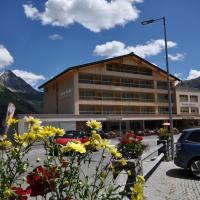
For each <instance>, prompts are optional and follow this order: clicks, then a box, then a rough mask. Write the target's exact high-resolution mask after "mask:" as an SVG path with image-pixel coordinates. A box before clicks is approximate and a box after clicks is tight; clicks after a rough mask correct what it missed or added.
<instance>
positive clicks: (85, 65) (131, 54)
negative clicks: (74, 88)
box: [38, 53, 181, 89]
mask: <svg viewBox="0 0 200 200" xmlns="http://www.w3.org/2000/svg"><path fill="white" fill-rule="evenodd" d="M128 56H134V57H136V58H138V59H140V60H142V61H143V62H145V63H146V64H149V65H151V66H152V67H153V68H155V69H158V70H160V71H162V72H163V73H165V74H167V72H166V71H165V70H163V69H161V68H159V67H158V66H156V65H154V64H152V63H150V62H149V61H147V60H145V59H143V58H141V57H139V56H138V55H136V54H134V53H129V54H125V55H122V56H117V57H113V58H108V59H104V60H99V61H95V62H90V63H86V64H82V65H77V66H73V67H69V68H67V69H66V70H64V71H62V72H61V73H59V74H57V75H56V76H54V77H53V78H51V79H49V80H48V81H47V82H45V83H43V84H42V85H40V86H39V87H38V88H39V89H40V88H43V87H44V86H45V85H46V84H48V83H50V82H52V81H53V80H55V79H57V78H58V77H60V76H62V75H63V74H65V73H67V72H69V71H71V70H74V69H79V68H83V67H88V66H90V65H95V64H100V63H103V62H108V61H112V60H116V59H120V58H123V57H128ZM170 76H171V77H173V78H174V79H176V80H178V81H181V80H180V79H179V78H177V77H175V76H173V75H172V74H170Z"/></svg>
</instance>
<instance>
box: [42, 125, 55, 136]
mask: <svg viewBox="0 0 200 200" xmlns="http://www.w3.org/2000/svg"><path fill="white" fill-rule="evenodd" d="M55 132H56V128H55V127H52V126H45V127H43V129H42V131H41V135H43V136H44V137H54V136H55Z"/></svg>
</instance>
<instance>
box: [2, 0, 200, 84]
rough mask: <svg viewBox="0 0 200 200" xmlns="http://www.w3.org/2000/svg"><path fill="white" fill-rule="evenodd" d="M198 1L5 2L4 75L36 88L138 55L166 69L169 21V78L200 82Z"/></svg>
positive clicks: (3, 28)
mask: <svg viewBox="0 0 200 200" xmlns="http://www.w3.org/2000/svg"><path fill="white" fill-rule="evenodd" d="M199 8H200V1H198V0H190V1H188V0H181V1H180V0H162V1H161V0H59V1H58V0H40V1H38V0H20V1H13V0H1V2H0V72H1V71H3V70H6V69H10V70H13V71H14V72H15V73H16V74H17V75H18V76H21V77H22V78H24V79H25V80H26V81H28V82H29V83H30V84H31V85H32V86H34V87H37V86H38V85H39V84H41V83H43V82H44V81H46V80H48V79H49V78H51V77H52V76H55V75H56V74H58V73H59V72H61V71H63V70H64V69H66V68H67V67H70V66H74V65H78V64H83V63H87V62H91V61H96V60H101V59H103V58H107V57H112V56H116V55H121V54H124V53H129V52H130V51H134V52H135V53H136V54H138V55H139V56H142V57H143V58H145V59H147V60H148V61H150V62H152V63H154V64H156V65H158V66H159V67H161V68H163V69H165V57H164V43H163V25H162V22H161V21H158V22H156V23H153V24H151V25H148V26H142V25H141V24H140V22H141V21H142V20H145V19H151V18H159V17H162V16H166V19H167V37H168V44H169V58H170V61H169V64H170V72H171V73H172V74H174V75H178V76H179V78H181V79H191V78H195V77H198V76H200V60H199V52H200V45H199V44H200V26H199V24H200V23H199V19H200V12H199Z"/></svg>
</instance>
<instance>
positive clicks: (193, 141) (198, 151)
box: [174, 128, 200, 178]
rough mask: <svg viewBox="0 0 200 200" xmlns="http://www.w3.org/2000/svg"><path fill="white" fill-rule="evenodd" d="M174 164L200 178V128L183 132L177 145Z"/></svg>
mask: <svg viewBox="0 0 200 200" xmlns="http://www.w3.org/2000/svg"><path fill="white" fill-rule="evenodd" d="M174 163H175V164H176V165H177V166H179V167H182V168H185V169H188V170H190V171H191V172H192V174H193V175H194V176H196V177H197V178H200V128H193V129H185V130H183V131H182V134H181V135H180V137H179V139H178V141H177V144H176V153H175V158H174Z"/></svg>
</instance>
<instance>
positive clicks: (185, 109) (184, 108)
mask: <svg viewBox="0 0 200 200" xmlns="http://www.w3.org/2000/svg"><path fill="white" fill-rule="evenodd" d="M181 113H189V107H181Z"/></svg>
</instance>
